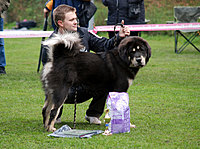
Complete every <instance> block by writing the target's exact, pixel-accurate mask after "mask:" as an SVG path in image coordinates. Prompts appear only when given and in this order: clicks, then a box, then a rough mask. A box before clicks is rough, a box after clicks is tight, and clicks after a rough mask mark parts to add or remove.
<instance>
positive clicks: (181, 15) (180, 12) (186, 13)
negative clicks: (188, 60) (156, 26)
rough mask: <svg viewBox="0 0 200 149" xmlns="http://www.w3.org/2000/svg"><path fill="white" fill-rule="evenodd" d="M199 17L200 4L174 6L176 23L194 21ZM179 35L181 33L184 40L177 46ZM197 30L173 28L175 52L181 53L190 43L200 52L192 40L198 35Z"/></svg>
mask: <svg viewBox="0 0 200 149" xmlns="http://www.w3.org/2000/svg"><path fill="white" fill-rule="evenodd" d="M199 17H200V6H196V7H189V6H186V7H185V6H177V7H174V18H175V22H176V23H194V22H198V19H199ZM179 35H181V36H182V37H183V38H184V39H185V40H184V41H185V42H184V43H183V44H182V45H181V46H178V42H179V43H180V41H179V40H178V37H179ZM199 35H200V33H199V30H175V31H174V36H175V53H177V54H179V53H181V52H182V51H183V50H184V49H185V48H186V47H187V46H188V45H189V44H190V45H192V46H193V47H194V48H195V49H196V50H197V51H199V52H200V49H199V48H197V47H196V46H195V45H194V43H192V42H193V40H194V39H195V38H196V37H197V36H199Z"/></svg>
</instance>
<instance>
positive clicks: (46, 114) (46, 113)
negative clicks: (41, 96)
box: [42, 94, 54, 128]
mask: <svg viewBox="0 0 200 149" xmlns="http://www.w3.org/2000/svg"><path fill="white" fill-rule="evenodd" d="M53 107H54V104H53V101H52V95H50V94H48V95H47V96H46V99H45V103H44V107H43V109H42V115H43V124H44V127H45V128H47V126H48V123H49V118H50V113H51V110H52V109H53Z"/></svg>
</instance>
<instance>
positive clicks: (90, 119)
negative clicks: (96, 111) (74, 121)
mask: <svg viewBox="0 0 200 149" xmlns="http://www.w3.org/2000/svg"><path fill="white" fill-rule="evenodd" d="M85 119H86V120H87V121H88V122H89V123H90V124H96V125H100V124H101V121H100V120H99V118H98V117H92V116H87V115H85Z"/></svg>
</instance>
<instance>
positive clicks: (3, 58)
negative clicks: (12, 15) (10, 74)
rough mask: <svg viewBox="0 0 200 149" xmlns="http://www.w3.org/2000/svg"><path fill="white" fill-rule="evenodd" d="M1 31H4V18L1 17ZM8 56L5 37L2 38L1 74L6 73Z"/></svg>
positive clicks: (0, 46) (0, 50) (0, 41)
mask: <svg viewBox="0 0 200 149" xmlns="http://www.w3.org/2000/svg"><path fill="white" fill-rule="evenodd" d="M0 31H3V18H0ZM5 66H6V57H5V49H4V39H3V38H0V74H5V73H6V71H5Z"/></svg>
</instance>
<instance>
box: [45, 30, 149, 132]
mask: <svg viewBox="0 0 200 149" xmlns="http://www.w3.org/2000/svg"><path fill="white" fill-rule="evenodd" d="M44 44H45V45H48V47H49V53H48V56H49V59H50V61H49V62H48V63H47V64H46V65H45V66H44V68H43V72H42V75H41V80H42V83H43V88H44V90H45V95H46V98H47V99H46V101H45V104H44V107H43V111H42V113H43V123H44V126H45V128H46V129H47V130H48V131H55V130H56V129H55V128H54V123H55V120H56V118H57V116H58V114H59V111H60V108H61V106H62V105H63V104H64V103H65V102H66V101H67V97H68V92H69V89H70V87H72V86H73V85H77V86H78V85H81V84H84V86H86V87H87V88H88V89H89V90H90V91H91V93H93V94H95V96H98V94H101V95H102V94H104V95H107V94H108V93H109V92H112V91H115V92H126V91H127V90H128V88H129V86H130V85H131V83H132V80H133V79H134V78H135V76H136V74H137V72H138V70H139V69H140V68H141V67H143V66H145V65H146V64H147V62H148V61H149V58H150V56H151V48H150V46H149V44H148V43H147V42H146V41H145V40H143V39H142V38H140V37H127V38H125V39H123V40H122V41H121V42H120V44H119V46H118V47H117V48H115V49H113V50H110V51H107V52H102V53H100V54H94V53H85V52H80V49H81V48H83V46H82V45H81V41H80V39H79V37H78V34H77V33H67V34H65V35H56V36H55V37H53V38H51V39H49V40H47V41H45V42H44Z"/></svg>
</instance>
